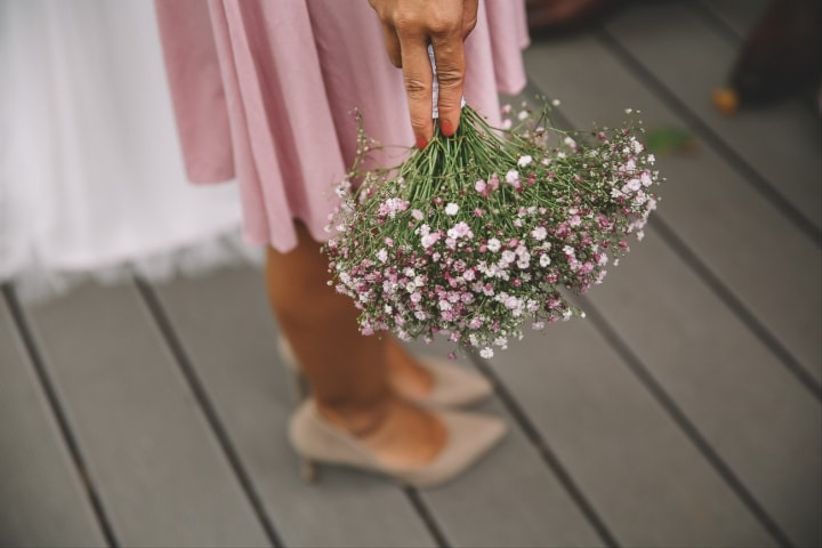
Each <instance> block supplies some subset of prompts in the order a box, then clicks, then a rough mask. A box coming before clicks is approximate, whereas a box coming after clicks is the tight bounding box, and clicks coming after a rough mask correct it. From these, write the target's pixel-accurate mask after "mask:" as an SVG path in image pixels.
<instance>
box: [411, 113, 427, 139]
mask: <svg viewBox="0 0 822 548" xmlns="http://www.w3.org/2000/svg"><path fill="white" fill-rule="evenodd" d="M427 129H428V123H427V122H426V120H425V119H424V118H422V117H420V116H412V117H411V130H412V131H413V132H414V135H423V134H425V131H426V130H427Z"/></svg>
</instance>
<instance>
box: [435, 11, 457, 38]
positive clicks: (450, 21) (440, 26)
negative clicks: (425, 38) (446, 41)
mask: <svg viewBox="0 0 822 548" xmlns="http://www.w3.org/2000/svg"><path fill="white" fill-rule="evenodd" d="M458 25H459V21H457V20H456V19H454V18H453V17H444V16H442V15H439V14H436V13H435V14H433V15H432V16H431V18H430V19H429V20H428V24H427V26H428V30H429V31H431V32H432V33H434V34H449V33H451V32H452V31H454V30H456V29H457V27H458Z"/></svg>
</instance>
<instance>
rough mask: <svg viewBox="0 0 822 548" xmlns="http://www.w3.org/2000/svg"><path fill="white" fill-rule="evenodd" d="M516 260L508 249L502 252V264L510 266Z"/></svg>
mask: <svg viewBox="0 0 822 548" xmlns="http://www.w3.org/2000/svg"><path fill="white" fill-rule="evenodd" d="M516 259H517V256H516V254H515V253H514V252H513V251H511V250H510V249H506V250H505V251H503V252H502V262H503V263H504V264H511V263H513V262H514V261H515V260H516Z"/></svg>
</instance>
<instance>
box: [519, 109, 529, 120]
mask: <svg viewBox="0 0 822 548" xmlns="http://www.w3.org/2000/svg"><path fill="white" fill-rule="evenodd" d="M526 118H528V111H527V110H521V111H519V114H517V119H519V120H525V119H526Z"/></svg>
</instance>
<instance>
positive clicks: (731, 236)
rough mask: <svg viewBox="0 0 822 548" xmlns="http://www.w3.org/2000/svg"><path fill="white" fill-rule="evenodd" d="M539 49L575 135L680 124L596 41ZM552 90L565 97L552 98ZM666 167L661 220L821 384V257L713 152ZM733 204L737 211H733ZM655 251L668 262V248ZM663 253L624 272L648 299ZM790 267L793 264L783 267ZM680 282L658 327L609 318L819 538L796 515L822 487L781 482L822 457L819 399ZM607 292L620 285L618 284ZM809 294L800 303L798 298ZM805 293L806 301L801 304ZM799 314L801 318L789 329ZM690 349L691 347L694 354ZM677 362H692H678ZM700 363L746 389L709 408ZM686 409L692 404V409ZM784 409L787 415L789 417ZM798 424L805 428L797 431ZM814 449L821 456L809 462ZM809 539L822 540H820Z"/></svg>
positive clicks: (774, 506) (719, 446)
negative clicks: (627, 123) (816, 425)
mask: <svg viewBox="0 0 822 548" xmlns="http://www.w3.org/2000/svg"><path fill="white" fill-rule="evenodd" d="M541 47H542V48H544V49H543V51H542V54H541V56H540V58H535V57H531V58H530V59H529V65H530V66H532V67H533V68H534V71H532V72H531V73H532V75H534V73H535V72H536V71H537V70H542V73H541V76H540V78H541V79H542V84H543V85H542V87H543V89H547V90H549V92H550V93H553V94H557V95H559V96H561V97H562V98H563V100H564V101H563V107H562V108H563V109H564V110H563V112H564V113H565V114H567V115H568V117H569V118H571V120H572V122H573V123H575V124H576V125H578V126H582V127H584V126H585V125H586V124H588V123H589V121H590V120H591V119H592V118H593V119H596V120H598V121H599V122H605V123H607V122H612V121H613V120H614V119H615V118H618V116H615V115H614V114H613V113H614V112H617V111H619V109H620V108H622V107H624V106H626V105H630V106H634V107H641V108H642V110H643V114H642V116H643V119H645V120H646V122H648V125H650V126H651V127H654V126H660V125H672V124H673V125H676V124H677V123H678V121H677V119H676V118H675V117H673V115H672V114H671V113H670V112H667V111H666V109H665V108H664V106H663V105H661V104H660V103H659V102H658V101H656V100H655V99H654V97H653V96H651V95H650V94H649V93H648V92H647V91H646V90H645V89H644V88H643V87H642V85H641V84H640V83H638V82H636V81H635V80H633V79H632V78H630V77H629V76H628V75H627V74H626V73H625V70H624V69H623V68H622V67H620V66H619V65H618V64H617V63H616V62H615V61H614V60H613V58H612V57H611V56H610V55H609V53H608V52H607V51H606V50H605V48H604V47H603V46H602V44H600V43H599V42H597V41H596V40H593V39H591V38H589V37H580V38H577V39H574V40H570V41H566V42H561V43H555V44H551V45H548V44H543V45H541ZM583 60H584V62H585V63H586V64H587V67H588V68H589V70H590V72H589V71H586V72H584V73H581V72H576V71H574V68H573V67H576V66H579V64H580V63H582V62H583ZM591 73H596V78H597V79H599V81H608V82H609V83H610V87H609V93H608V94H601V93H597V92H596V91H595V90H592V89H589V88H590V86H591V85H592V83H593V77H592V76H591ZM568 80H571V81H568ZM560 88H561V90H559V89H560ZM552 89H558V91H551V90H552ZM661 164H662V166H661V167H662V169H663V170H664V171H665V173H666V174H667V175H668V176H669V177H671V179H672V181H671V182H670V183H669V184H668V186H667V188H665V190H664V196H665V199H664V200H663V202H662V203H661V205H660V210H659V214H660V216H661V217H662V218H664V219H665V220H666V221H668V223H669V224H670V225H671V226H673V227H675V230H676V231H677V233H678V234H679V235H680V236H681V237H682V238H683V239H684V240H685V241H686V242H687V244H688V245H690V246H691V247H692V248H693V249H694V250H695V251H697V252H698V253H699V255H700V256H701V258H702V259H703V260H706V261H707V262H708V264H709V266H710V268H711V269H713V270H714V272H717V273H718V274H719V275H720V276H721V277H722V278H724V279H725V280H726V282H727V284H728V286H729V288H730V289H731V290H732V291H734V292H735V293H737V294H738V295H741V296H742V297H743V298H744V299H743V300H744V302H745V303H746V304H747V305H749V306H750V307H751V308H752V309H753V310H754V311H755V312H756V313H757V315H758V316H759V318H760V320H761V321H762V323H763V324H765V325H767V326H768V327H770V328H771V329H773V331H774V332H776V333H777V334H778V336H779V337H780V338H782V339H783V340H786V341H791V342H790V343H789V344H788V346H789V348H791V349H792V350H793V351H795V352H797V353H798V354H799V355H800V356H803V357H804V358H805V360H806V361H805V363H806V364H808V365H810V366H811V367H812V369H809V371H812V372H814V374H815V375H816V376H817V378H818V375H819V364H820V360H819V357H818V356H819V332H820V329H819V327H818V325H819V321H820V320H819V313H820V312H819V311H820V305H819V304H818V302H819V301H818V300H817V299H818V298H819V297H818V295H819V283H818V280H819V279H820V276H819V271H818V269H819V268H820V266H819V255H818V252H817V251H816V250H815V249H814V248H813V247H812V246H811V244H810V243H809V242H808V241H807V239H805V238H801V237H799V236H798V235H797V234H796V233H795V232H791V227H790V226H786V225H785V224H784V220H783V219H781V218H780V217H779V216H778V215H775V214H774V213H773V211H771V210H770V209H769V208H768V204H767V203H764V202H763V200H761V199H760V198H759V197H758V196H756V195H754V194H753V193H751V192H745V188H744V185H743V184H742V183H741V182H740V181H738V179H737V178H735V175H734V174H733V173H730V172H729V171H728V169H727V168H726V167H725V166H724V164H723V162H722V161H721V159H719V158H718V157H716V155H715V154H713V153H712V152H711V151H710V150H709V149H704V148H703V149H702V150H700V151H699V154H698V156H695V157H691V158H688V157H675V156H672V157H666V158H663V159H662V162H661ZM727 204H733V206H732V207H728V205H727ZM649 239H650V240H651V244H650V245H653V239H652V236H651V237H649ZM760 246H761V247H760ZM644 247H645V243H643V245H642V246H639V249H640V250H642V252H643V253H644ZM657 248H659V249H660V250H664V248H663V247H662V246H657ZM665 251H666V254H665V255H664V256H663V255H660V257H656V256H655V257H654V258H653V259H648V260H645V261H644V262H641V261H639V260H637V259H638V258H637V257H630V258H629V259H628V261H626V263H631V262H633V263H632V264H636V265H638V268H639V267H640V266H641V267H644V269H645V270H644V273H643V276H642V278H640V279H641V280H642V281H641V283H639V282H634V283H635V284H636V287H637V289H639V290H640V292H641V291H644V290H645V288H646V286H649V287H655V284H660V283H663V282H665V283H667V280H663V279H661V274H660V275H657V274H656V272H657V271H659V270H660V267H659V266H658V264H657V261H661V260H662V259H663V258H665V257H670V256H671V253H670V251H667V250H665ZM771 253H775V254H776V255H771ZM783 253H784V254H785V255H783ZM776 256H779V257H780V259H778V260H777V262H776V264H775V265H770V266H769V265H768V263H769V262H770V260H771V259H773V258H774V257H776ZM788 256H790V257H792V258H791V259H790V260H787V261H786V262H782V261H783V260H784V259H787V258H788ZM640 257H642V256H640ZM763 257H768V259H767V260H765V259H763ZM671 260H673V259H671ZM785 265H791V266H790V267H786V266H785ZM620 268H622V267H620ZM759 269H765V270H768V272H769V276H761V274H762V271H760V270H759ZM806 269H807V270H809V271H810V272H811V273H812V275H809V273H808V272H807V271H806ZM670 270H671V272H676V273H679V274H678V277H677V278H676V280H677V282H676V283H674V282H671V283H670V284H668V285H667V286H666V287H665V288H664V289H654V295H655V297H656V299H658V300H660V299H661V301H662V302H666V303H668V304H667V308H666V309H665V310H660V311H659V313H658V314H657V317H653V318H651V317H648V315H647V314H646V313H642V312H641V313H638V314H637V316H636V317H635V318H634V320H635V322H636V323H635V324H631V323H630V322H628V321H625V320H623V319H622V315H627V309H626V308H625V304H626V303H622V302H620V303H618V304H617V303H615V302H611V303H610V305H609V308H606V310H605V312H608V313H609V317H611V318H612V321H613V323H614V325H615V326H616V327H618V328H620V329H621V330H622V328H623V327H624V328H625V329H626V330H627V329H628V328H631V329H632V332H633V337H632V338H630V339H629V341H630V342H631V343H632V348H634V350H635V351H636V352H637V353H639V354H640V355H644V353H645V352H647V350H648V348H651V347H656V346H659V347H661V348H667V349H668V353H667V354H661V353H660V354H658V355H655V356H653V358H652V359H651V358H649V359H648V362H649V364H648V365H649V367H652V366H653V367H656V366H657V364H661V365H659V367H663V366H665V365H666V364H668V365H670V364H678V365H679V367H678V368H676V369H674V370H675V371H677V372H679V373H680V375H681V377H677V378H676V382H674V380H675V379H673V378H667V379H666V380H667V381H668V382H669V383H670V385H669V384H665V386H666V388H668V389H669V390H671V392H675V393H676V394H677V401H679V400H680V399H681V398H682V399H684V398H685V395H687V394H690V395H691V396H692V398H693V399H692V400H690V404H691V405H692V406H693V409H694V411H696V410H698V411H700V413H699V414H698V415H695V416H693V417H692V419H693V420H694V421H696V420H697V419H699V421H698V422H697V425H698V427H699V429H700V430H701V431H703V432H704V433H705V435H706V436H708V434H711V436H710V438H709V439H710V441H711V442H712V443H713V445H714V447H715V449H716V450H717V451H719V452H720V454H721V455H722V457H723V458H724V459H725V461H726V462H728V463H729V464H730V465H731V466H732V467H733V469H734V470H736V471H737V473H738V474H739V476H740V477H741V479H742V480H743V482H744V483H745V484H746V485H747V487H748V488H749V489H750V490H751V491H752V492H753V493H754V494H755V495H756V497H757V500H759V501H760V503H761V504H762V505H763V506H765V508H766V509H767V510H768V511H769V512H770V513H771V514H772V515H773V517H774V518H775V519H777V521H778V523H780V525H782V527H783V528H784V529H785V530H786V531H787V532H788V534H790V535H791V536H792V537H794V538H797V539H807V538H808V534H809V533H808V530H809V529H811V533H812V532H813V531H812V529H813V526H812V525H811V526H810V527H809V526H808V524H807V517H806V514H804V513H801V512H796V511H795V508H796V507H797V505H803V504H805V505H807V504H811V503H812V504H811V505H810V506H805V507H807V508H810V509H811V510H813V509H815V508H816V507H815V506H814V504H818V503H817V502H815V501H816V500H817V499H816V497H815V496H814V495H813V492H812V491H813V490H814V489H818V485H817V484H815V483H814V482H815V481H816V476H815V475H814V472H813V471H812V470H806V469H804V468H803V470H802V472H800V474H805V475H806V478H807V479H808V481H809V482H810V483H809V484H805V485H800V482H797V481H796V480H795V477H794V476H793V475H792V472H786V474H785V475H784V477H783V475H780V474H778V473H773V471H774V470H778V469H780V468H791V469H792V470H793V469H795V468H796V465H795V464H794V463H793V460H792V457H791V449H786V448H794V449H795V448H797V447H806V449H805V450H804V451H803V453H810V456H808V457H807V458H809V459H811V460H810V461H803V466H805V467H807V466H808V465H809V464H813V462H814V461H813V458H818V454H817V456H816V457H814V451H815V449H816V445H815V444H816V443H817V442H816V439H817V438H815V437H813V436H811V435H810V434H809V431H812V430H813V429H812V428H810V426H809V425H812V421H814V420H818V418H819V409H818V402H817V403H816V404H815V405H816V409H815V410H814V407H813V405H811V404H809V403H808V402H809V401H813V398H812V396H811V395H810V393H809V392H808V391H807V390H804V389H800V386H799V385H798V384H797V383H795V381H793V380H792V379H791V378H787V377H788V373H787V372H786V371H785V370H784V369H783V368H782V367H781V366H780V364H779V363H778V362H777V361H776V360H775V359H774V358H773V354H771V353H770V352H768V351H767V348H765V347H764V346H763V345H762V344H761V343H760V342H759V341H757V340H756V339H754V338H753V337H752V336H751V333H750V332H749V331H748V330H746V329H744V328H743V327H742V325H741V324H740V323H738V320H736V321H737V323H736V325H734V322H733V321H732V320H734V318H733V316H732V314H731V313H730V311H729V310H728V309H727V308H726V307H724V306H721V305H720V304H719V303H718V302H717V300H716V296H715V295H714V294H712V293H710V292H709V291H708V290H707V287H706V286H705V285H704V284H703V283H701V280H699V279H697V278H696V277H695V276H694V275H693V274H692V273H691V272H690V271H689V268H688V266H687V265H686V264H685V263H683V262H682V261H681V260H680V261H678V262H677V263H676V266H675V267H672V268H671V269H670ZM680 271H681V273H680ZM635 272H637V273H638V274H637V275H639V273H640V272H639V271H638V270H637V271H635ZM649 274H653V275H649ZM609 283H610V284H614V283H615V282H614V280H613V279H612V280H609ZM799 288H801V291H795V290H797V289H799ZM804 290H807V291H808V293H803V291H804ZM611 291H613V290H611ZM666 291H667V292H668V294H667V296H666V293H665V292H666ZM757 292H758V293H761V295H758V294H757ZM769 293H770V295H769ZM600 295H604V296H607V295H611V293H609V289H608V288H606V289H604V290H602V291H600V292H596V293H595V294H594V298H604V297H600ZM780 299H781V300H780ZM769 301H770V303H771V304H768V302H769ZM786 302H790V303H791V304H790V305H788V306H790V307H791V308H789V309H788V308H785V307H786ZM686 310H688V311H689V313H690V315H689V316H687V317H681V318H680V315H679V312H680V311H686ZM666 314H667V317H666V316H665V315H666ZM768 314H770V316H767V315H768ZM791 314H794V317H792V318H789V317H788V316H790V315H791ZM674 318H675V320H674ZM798 318H801V319H799V320H798ZM714 322H715V323H714ZM673 323H676V324H677V327H674V326H673ZM663 324H665V325H667V327H668V329H667V330H659V329H653V332H654V333H657V334H658V337H662V338H660V339H659V342H655V340H654V339H652V337H650V336H649V335H648V333H649V332H651V331H652V329H651V328H652V327H653V328H656V327H658V326H659V325H663ZM689 324H695V327H700V328H703V329H704V330H703V331H701V332H699V333H698V335H700V336H694V337H692V338H691V339H685V337H681V336H680V333H679V330H680V327H679V326H680V325H682V326H684V325H689ZM788 324H791V325H794V326H795V327H794V329H797V330H798V333H790V332H789V330H790V329H791V328H789V327H788ZM684 333H687V331H685V332H684ZM626 336H627V335H626ZM686 340H687V345H688V346H684V345H685V344H686ZM716 341H719V342H722V343H724V344H726V345H727V346H718V345H717V344H714V343H716ZM736 348H738V349H743V350H744V356H745V357H744V358H738V357H737V356H742V355H743V354H742V353H739V354H734V353H733V352H732V350H733V349H736ZM674 358H678V359H679V360H682V361H681V362H676V361H674ZM693 361H699V362H700V363H704V362H707V363H712V364H720V365H722V364H724V367H725V368H727V369H728V370H732V371H735V373H734V374H735V375H736V376H737V378H738V379H739V380H740V381H739V382H738V386H737V389H736V390H735V391H734V392H733V393H731V394H726V395H725V397H717V398H716V399H715V400H711V401H706V402H700V400H699V398H698V395H699V394H700V393H701V392H700V391H699V390H700V388H699V387H710V386H712V384H713V383H714V382H715V379H714V377H713V376H712V371H711V370H707V371H706V370H703V369H700V368H695V367H689V366H688V364H690V363H692V362H693ZM654 371H655V372H656V369H654ZM688 375H693V377H692V378H691V379H690V380H689V381H687V382H689V383H690V384H691V388H690V392H687V391H685V392H683V393H681V394H680V393H679V392H676V391H677V390H683V391H684V390H685V389H684V388H681V387H682V384H683V383H686V380H685V379H688ZM771 386H778V387H779V390H776V389H774V391H773V392H771V390H772V389H771ZM763 391H764V392H765V393H772V397H773V398H775V399H776V401H777V402H778V403H775V404H774V405H775V407H776V408H775V409H769V408H768V405H767V402H766V401H763V400H762V395H761V394H762V392H763ZM706 394H707V392H706ZM794 402H795V405H794ZM684 403H685V402H682V404H683V405H684ZM771 403H773V401H772V402H771ZM784 406H787V407H788V409H787V410H784V409H783V407H784ZM738 409H744V410H746V413H748V415H747V416H748V417H750V419H749V420H748V421H747V422H746V423H745V427H744V428H742V427H735V426H734V425H735V424H736V423H737V419H738V417H734V416H733V413H734V412H735V410H738ZM688 410H689V411H690V410H691V408H690V407H689V408H688ZM791 417H794V418H795V417H804V419H801V420H799V423H798V424H796V425H795V424H794V423H793V422H792V418H791ZM770 420H778V421H779V422H780V425H781V427H780V428H779V429H777V430H774V429H773V427H766V426H765V425H767V424H769V421H770ZM809 421H810V422H809ZM743 432H744V434H743ZM735 434H738V436H735ZM808 444H809V445H808ZM729 447H732V448H733V449H729ZM763 447H767V448H768V450H764V449H763ZM808 447H811V448H814V450H811V451H808V449H807V448H808ZM754 468H758V469H759V472H756V471H754V470H753V469H754ZM762 470H770V471H772V473H770V474H768V475H767V477H764V478H763V477H762V476H761V471H762ZM817 495H818V494H817ZM791 507H793V508H794V510H793V511H791V510H790V508H791ZM810 538H811V539H813V538H815V537H814V536H813V535H812V534H811V535H810Z"/></svg>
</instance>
